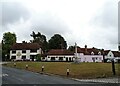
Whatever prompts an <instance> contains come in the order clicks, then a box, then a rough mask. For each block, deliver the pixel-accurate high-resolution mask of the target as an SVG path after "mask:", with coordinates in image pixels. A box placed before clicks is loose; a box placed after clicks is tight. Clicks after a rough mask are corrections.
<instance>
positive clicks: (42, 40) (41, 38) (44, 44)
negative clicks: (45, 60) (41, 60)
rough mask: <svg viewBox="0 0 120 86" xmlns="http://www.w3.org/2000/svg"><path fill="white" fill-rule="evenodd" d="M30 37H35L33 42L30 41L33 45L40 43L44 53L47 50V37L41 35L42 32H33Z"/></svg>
mask: <svg viewBox="0 0 120 86" xmlns="http://www.w3.org/2000/svg"><path fill="white" fill-rule="evenodd" d="M30 36H31V37H33V40H31V41H30V42H31V43H38V44H39V45H40V46H41V47H42V50H43V51H44V52H45V51H46V50H47V46H48V43H47V40H46V36H45V35H43V34H41V33H40V32H38V33H35V32H34V31H33V32H32V34H30Z"/></svg>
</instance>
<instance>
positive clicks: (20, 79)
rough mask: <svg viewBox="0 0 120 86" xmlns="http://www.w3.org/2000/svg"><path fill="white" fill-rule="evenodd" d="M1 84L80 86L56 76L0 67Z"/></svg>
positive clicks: (76, 82)
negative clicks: (71, 85) (66, 85)
mask: <svg viewBox="0 0 120 86" xmlns="http://www.w3.org/2000/svg"><path fill="white" fill-rule="evenodd" d="M2 76H3V77H2V84H81V83H84V82H80V81H75V80H72V79H68V78H62V77H58V76H49V75H44V74H39V73H34V72H30V71H26V70H20V69H15V68H8V67H2Z"/></svg>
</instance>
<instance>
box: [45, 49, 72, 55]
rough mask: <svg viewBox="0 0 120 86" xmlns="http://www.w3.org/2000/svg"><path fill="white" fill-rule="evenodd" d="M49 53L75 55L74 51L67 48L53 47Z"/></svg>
mask: <svg viewBox="0 0 120 86" xmlns="http://www.w3.org/2000/svg"><path fill="white" fill-rule="evenodd" d="M47 55H74V52H71V51H69V50H66V49H52V50H50V51H49V52H48V53H47Z"/></svg>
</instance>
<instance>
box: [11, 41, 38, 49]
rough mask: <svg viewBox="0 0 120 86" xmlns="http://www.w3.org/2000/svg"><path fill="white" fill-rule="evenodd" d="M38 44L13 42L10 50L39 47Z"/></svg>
mask: <svg viewBox="0 0 120 86" xmlns="http://www.w3.org/2000/svg"><path fill="white" fill-rule="evenodd" d="M39 48H40V45H39V44H38V43H15V44H14V45H13V46H12V47H11V50H30V49H39Z"/></svg>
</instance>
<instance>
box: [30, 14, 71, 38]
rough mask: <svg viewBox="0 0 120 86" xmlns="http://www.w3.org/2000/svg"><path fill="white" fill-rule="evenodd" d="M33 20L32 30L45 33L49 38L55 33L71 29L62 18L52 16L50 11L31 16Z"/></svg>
mask: <svg viewBox="0 0 120 86" xmlns="http://www.w3.org/2000/svg"><path fill="white" fill-rule="evenodd" d="M31 22H32V27H31V30H32V31H33V30H34V31H39V32H41V33H44V34H46V35H47V36H48V38H49V37H50V36H52V35H53V34H55V33H60V34H64V33H66V32H67V31H70V30H69V29H68V27H67V25H66V24H65V22H64V21H62V19H60V18H59V17H58V16H52V14H51V13H50V12H49V13H48V12H47V13H46V12H45V13H42V14H41V13H40V14H37V15H34V16H33V17H32V18H31Z"/></svg>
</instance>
